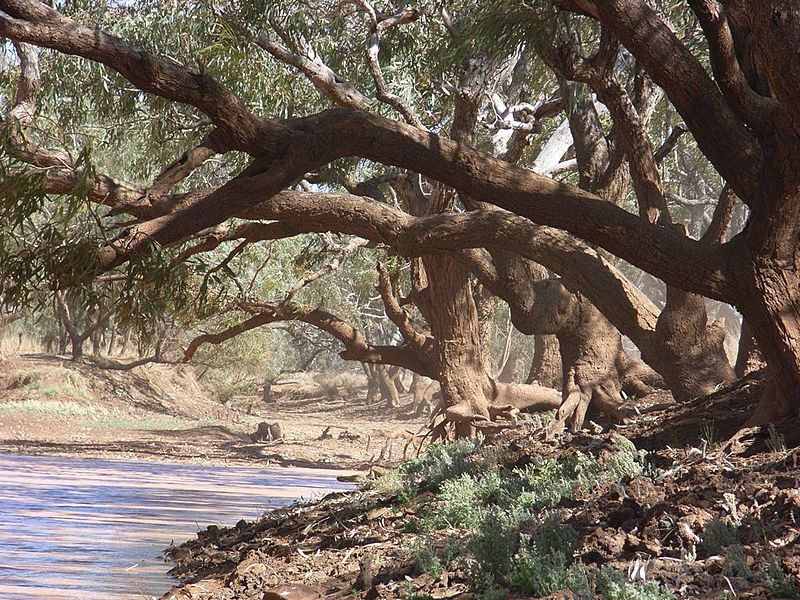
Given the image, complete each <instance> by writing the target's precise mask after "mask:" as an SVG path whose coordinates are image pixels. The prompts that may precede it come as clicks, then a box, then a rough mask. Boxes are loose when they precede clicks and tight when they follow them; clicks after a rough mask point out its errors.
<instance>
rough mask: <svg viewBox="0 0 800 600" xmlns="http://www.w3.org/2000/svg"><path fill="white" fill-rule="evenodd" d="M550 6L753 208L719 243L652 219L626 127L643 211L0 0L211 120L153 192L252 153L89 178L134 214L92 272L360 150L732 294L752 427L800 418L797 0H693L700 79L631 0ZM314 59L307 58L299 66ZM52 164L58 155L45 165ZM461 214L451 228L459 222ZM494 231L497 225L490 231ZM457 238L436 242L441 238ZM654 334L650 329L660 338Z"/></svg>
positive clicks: (648, 191) (470, 240) (652, 196)
mask: <svg viewBox="0 0 800 600" xmlns="http://www.w3.org/2000/svg"><path fill="white" fill-rule="evenodd" d="M555 4H557V5H558V6H560V7H561V8H563V9H565V10H570V11H574V12H576V13H578V14H581V15H584V18H588V19H595V20H597V21H598V22H599V23H600V25H601V27H602V28H603V31H604V32H606V34H607V35H608V36H613V38H615V39H616V40H619V41H620V42H621V43H622V44H623V45H624V46H625V47H626V48H627V50H628V51H630V52H631V54H632V55H633V56H634V57H635V58H636V60H637V61H638V64H639V65H641V66H642V67H643V68H644V69H645V70H646V71H647V73H648V74H649V76H650V77H652V79H653V81H655V83H657V84H658V85H659V86H660V87H661V88H662V89H663V90H664V91H665V93H666V94H667V95H668V96H669V98H670V100H671V102H672V103H673V104H674V106H675V107H676V108H677V110H678V111H679V112H680V113H681V115H682V117H683V118H684V120H685V122H686V125H687V126H688V128H689V130H690V131H691V133H692V135H693V136H694V137H695V139H696V140H697V143H698V145H699V147H700V148H701V150H702V151H703V153H704V154H705V156H706V157H707V158H708V159H709V161H711V163H712V164H713V165H714V167H715V168H716V169H717V171H718V172H719V173H720V174H721V175H722V177H723V178H724V179H725V180H726V182H727V184H728V186H730V189H731V190H732V191H733V192H735V194H736V196H738V197H739V198H740V199H741V200H742V202H744V203H745V204H746V205H747V206H748V207H749V209H750V211H751V217H750V220H749V222H748V224H747V226H746V228H745V229H744V231H743V232H742V233H740V234H739V235H737V236H735V237H734V238H733V239H732V240H731V241H729V242H726V243H722V241H721V239H722V238H721V237H719V236H714V235H712V236H707V237H704V238H703V239H701V240H694V239H691V238H689V237H687V236H686V235H685V233H684V232H683V231H681V230H680V229H678V228H675V227H673V226H671V224H670V223H669V220H668V219H664V218H661V217H662V216H663V211H659V202H660V201H661V200H660V199H659V193H658V189H657V188H658V185H657V184H658V182H657V181H656V180H655V179H653V178H652V175H653V171H652V165H651V164H650V163H651V162H652V161H651V160H650V156H649V153H648V154H647V156H645V155H643V154H642V152H643V148H642V146H641V144H640V143H639V141H637V140H636V139H633V138H632V139H628V140H627V142H626V143H627V148H626V154H627V158H628V161H629V163H630V165H631V170H632V172H633V173H632V175H633V184H634V188H635V189H636V194H637V198H638V201H639V206H640V211H642V212H643V215H635V214H632V213H629V212H627V211H625V210H623V209H622V208H620V207H619V206H617V205H615V204H614V203H613V202H609V201H607V199H606V198H603V197H601V196H599V195H598V194H597V193H595V192H593V191H590V190H583V189H579V188H577V187H573V186H570V185H568V184H565V183H560V182H557V181H554V180H553V179H551V178H549V177H546V176H543V175H539V174H536V173H534V172H532V171H529V170H527V169H524V168H521V167H517V166H514V165H513V164H509V163H508V162H507V161H503V160H500V159H497V158H494V157H492V156H489V155H487V154H485V153H482V152H479V151H477V150H475V149H473V148H472V147H470V143H469V140H468V139H464V138H461V139H458V136H456V139H447V138H445V137H442V136H439V135H436V134H434V133H431V132H429V131H425V130H423V129H421V128H420V127H418V126H417V125H418V124H405V123H400V122H397V121H393V120H390V119H386V118H382V117H379V116H377V115H375V114H371V113H367V112H365V111H363V110H360V109H359V108H358V107H356V108H353V106H354V102H355V103H356V106H357V103H358V102H360V101H361V99H360V98H359V97H358V95H357V92H355V91H354V90H353V89H352V86H350V87H348V86H347V85H345V84H343V83H342V82H341V81H338V80H336V79H335V78H334V79H330V78H328V79H327V80H326V81H327V82H328V86H329V88H330V90H329V92H330V93H329V95H330V96H331V97H332V98H334V99H335V100H336V99H338V100H337V102H338V103H339V104H340V105H342V106H346V107H349V108H339V109H333V110H328V111H324V112H321V113H319V114H315V115H310V116H306V117H300V118H296V119H291V120H275V119H262V118H258V117H256V116H255V115H253V113H252V112H251V111H250V110H249V109H248V107H247V106H245V105H244V103H242V102H241V101H240V100H239V99H238V98H237V97H236V96H235V95H233V94H232V93H231V92H230V91H229V90H227V89H225V88H224V87H223V86H221V85H220V84H219V83H217V82H216V81H215V80H214V79H213V78H212V77H211V76H209V75H208V74H207V73H205V72H201V71H196V70H193V69H190V68H187V67H184V66H181V65H178V64H176V63H174V62H171V61H165V60H161V59H158V58H157V57H155V56H153V55H152V54H150V53H148V52H145V51H143V50H141V49H139V48H136V47H135V46H132V45H130V44H128V43H127V42H125V41H123V40H121V39H119V38H116V37H114V36H110V35H108V34H106V33H104V32H102V31H100V30H98V29H95V28H91V27H87V26H83V25H80V24H78V23H76V22H74V21H72V20H70V19H68V18H66V17H64V16H63V15H61V14H59V13H58V12H57V11H55V10H53V9H51V8H49V7H47V6H46V5H44V4H41V3H38V2H34V1H31V0H0V35H3V36H5V37H8V38H11V39H12V40H15V41H16V42H25V43H30V44H34V45H39V46H43V47H48V48H52V49H55V50H58V51H61V52H65V53H68V54H75V55H78V56H82V57H84V58H87V59H90V60H93V61H97V62H100V63H103V64H105V65H106V66H108V67H110V68H112V69H114V70H116V71H117V72H119V73H120V74H121V75H122V76H123V77H125V78H126V79H128V80H129V81H130V82H131V83H132V84H133V85H135V86H137V87H138V88H139V89H141V90H143V91H145V92H148V93H153V94H157V95H159V96H162V97H164V98H167V99H170V100H174V101H177V102H183V103H187V104H191V105H193V106H195V107H197V108H198V109H199V110H201V111H202V112H204V113H205V114H206V115H208V117H209V118H210V119H211V121H212V122H213V124H214V127H215V128H214V130H213V131H212V132H211V133H210V134H209V136H208V137H207V139H206V140H205V141H204V142H203V143H202V144H201V145H200V146H198V148H195V149H193V150H191V151H189V152H187V153H186V154H185V155H184V156H183V157H181V158H180V159H178V160H177V161H176V162H175V163H173V164H172V165H170V166H168V167H167V168H166V169H165V170H164V172H163V173H162V175H161V176H160V177H159V179H158V180H157V182H156V184H159V183H160V184H161V186H158V185H154V186H153V187H154V188H156V190H163V189H166V190H169V189H170V187H171V185H170V184H171V183H173V182H175V181H179V180H180V179H181V176H182V174H185V173H186V172H187V171H190V170H191V169H192V168H194V167H195V166H196V165H197V164H198V163H199V162H202V160H204V159H205V158H207V157H208V156H209V154H213V153H220V152H226V151H230V150H240V151H244V152H246V153H248V154H249V155H250V156H251V157H252V161H251V163H250V165H249V167H248V168H247V169H245V170H244V171H243V172H242V173H240V174H239V175H238V176H236V177H234V178H232V179H231V180H230V181H228V182H227V183H226V184H224V185H222V186H221V187H219V188H217V189H213V190H198V191H195V192H192V193H190V194H188V195H182V196H174V195H173V196H170V195H164V194H163V192H161V193H153V194H152V195H148V194H146V193H145V194H141V193H140V192H139V191H137V190H136V189H135V188H132V187H131V186H127V185H124V184H120V183H119V182H114V181H109V180H107V179H103V178H97V180H96V182H95V183H96V186H97V188H98V189H97V190H96V193H95V196H96V197H98V198H99V199H100V201H102V202H105V203H108V204H111V205H115V206H122V207H123V209H125V210H129V211H131V212H135V211H139V213H140V214H141V215H144V216H145V217H146V218H145V219H143V221H142V222H141V223H139V224H137V225H135V226H133V227H131V228H130V230H128V231H127V232H126V235H125V236H124V237H120V238H119V239H117V240H114V241H113V242H112V243H110V244H109V245H108V246H106V247H105V248H103V249H101V250H100V252H99V253H98V268H99V270H108V269H112V268H114V267H116V266H118V265H121V264H123V263H124V262H125V261H127V260H129V259H130V258H131V257H132V256H135V255H137V254H140V253H142V252H144V251H145V250H147V249H148V248H150V247H152V245H153V243H156V244H160V245H162V246H167V245H171V244H175V243H177V242H179V241H181V240H184V239H186V238H187V237H189V236H192V235H195V234H197V233H198V232H200V231H203V230H205V229H206V228H208V227H211V226H214V225H217V224H219V223H221V222H223V221H225V220H226V219H228V218H230V217H233V216H236V215H242V214H246V213H247V212H248V211H252V210H254V209H255V208H256V207H259V206H261V207H263V206H264V205H265V203H266V204H269V203H270V202H271V201H272V200H271V198H273V197H275V198H278V197H279V196H276V195H279V194H280V193H281V192H282V190H284V189H285V188H287V187H289V186H291V185H292V184H293V183H294V182H295V181H297V180H299V179H301V178H302V177H303V176H304V175H305V174H306V173H308V172H311V171H313V170H314V169H316V168H319V167H321V166H324V165H327V164H329V163H331V162H332V161H334V160H336V159H339V158H342V157H360V158H364V159H369V160H372V161H375V162H377V163H382V164H384V165H395V166H399V167H403V168H406V169H409V170H411V171H414V172H417V173H422V174H424V175H425V176H426V177H427V178H429V179H430V180H432V181H436V182H439V183H440V184H442V185H446V186H449V187H451V188H453V189H455V190H458V192H459V194H461V195H462V196H463V197H470V198H473V199H475V200H476V201H478V202H483V203H489V204H493V205H495V206H498V207H501V208H503V209H505V210H506V211H509V212H511V213H514V214H515V215H517V216H521V217H525V219H529V220H530V221H533V222H535V223H537V224H540V225H544V226H549V227H554V228H558V229H562V230H566V231H568V232H570V233H571V234H573V235H576V236H578V237H580V238H582V239H584V240H586V241H588V242H591V243H592V244H596V245H598V246H600V247H602V248H603V249H605V250H606V251H607V252H609V253H611V254H613V255H615V256H618V257H621V258H623V259H625V260H627V261H628V262H630V263H632V264H634V265H636V266H638V267H640V268H642V269H643V270H645V271H647V272H649V273H652V274H653V275H655V276H657V277H659V278H660V279H662V280H663V281H665V282H666V283H667V284H668V285H670V286H673V287H674V288H676V289H678V290H683V291H685V292H691V293H694V294H700V295H704V296H707V297H710V298H715V299H718V300H721V301H724V302H729V303H731V304H733V305H735V306H736V307H737V308H739V309H740V311H741V312H742V313H743V314H744V316H745V318H746V319H747V321H748V323H749V324H750V327H751V328H752V331H753V334H754V336H755V338H756V340H757V341H758V344H759V347H760V348H761V350H762V352H763V354H764V357H765V359H766V361H767V364H768V369H769V392H768V393H767V394H766V395H765V397H764V399H763V401H762V403H761V405H760V408H759V411H758V412H757V414H756V415H754V420H755V421H762V422H763V421H770V420H772V421H776V420H780V419H784V418H787V417H794V418H796V417H798V416H799V415H800V289H799V288H798V284H800V274H799V273H798V262H797V261H798V258H800V257H798V254H797V253H798V233H800V175H798V172H800V170H798V169H797V163H798V157H800V154H799V153H798V151H800V137H798V136H799V135H800V105H798V101H797V97H796V94H794V93H793V90H796V89H798V84H800V60H799V59H798V57H797V55H796V51H795V49H796V48H797V46H798V43H800V8H798V7H797V6H796V5H795V4H794V3H793V2H791V0H777V1H775V2H771V3H761V2H756V1H755V0H752V1H745V0H731V1H728V2H724V3H719V2H716V1H715V0H691V1H690V2H689V4H690V5H691V9H692V10H694V12H695V13H696V15H697V17H698V19H699V21H700V23H701V25H702V27H703V31H704V33H705V38H706V41H707V43H708V47H709V54H710V57H711V64H712V73H711V74H709V73H708V72H706V71H705V69H704V68H703V67H702V65H701V63H700V61H699V60H698V58H697V57H696V56H694V55H693V54H692V53H691V51H690V50H689V49H688V48H687V47H686V46H685V45H684V44H683V43H682V42H681V41H680V40H679V39H678V38H677V37H676V35H675V34H674V33H673V31H672V30H671V29H670V27H669V25H668V23H667V22H666V21H665V20H664V19H663V18H662V16H661V15H659V14H658V13H657V12H656V11H655V10H653V9H652V8H651V7H650V6H649V4H648V3H647V2H645V1H644V0H612V1H609V2H592V1H591V0H556V2H555ZM753 57H755V58H753ZM318 67H319V65H316V66H315V65H305V69H304V72H307V74H308V72H309V71H313V69H315V68H318ZM323 75H324V73H323ZM590 83H593V84H596V85H600V86H601V85H603V84H604V82H603V81H599V82H598V81H595V82H591V81H590ZM611 91H613V90H611ZM606 93H607V94H608V93H609V90H606ZM389 100H390V101H391V98H389ZM390 103H391V102H390ZM609 103H610V104H611V101H610V100H609ZM401 112H402V111H401ZM52 166H53V167H56V166H57V165H56V163H55V161H53V163H52ZM61 166H63V165H61ZM74 177H75V176H74V174H71V173H70V172H69V169H66V170H63V169H62V170H58V169H55V170H54V171H53V172H52V173H48V178H49V179H48V184H49V185H51V186H52V187H53V188H54V189H55V188H59V186H60V189H65V188H68V187H69V185H70V181H71V180H70V178H72V179H73V180H74ZM151 189H152V188H151ZM306 208H307V209H308V210H310V211H312V212H313V211H314V210H315V209H316V210H317V211H318V216H317V219H318V221H317V224H316V225H315V226H316V227H318V228H324V229H325V230H347V229H348V228H350V229H355V226H353V224H352V223H353V222H352V221H351V222H343V221H341V220H337V219H335V218H332V216H331V213H330V212H327V211H329V210H330V209H331V207H325V206H323V205H321V204H318V205H316V206H307V207H306ZM476 212H481V211H476ZM322 213H325V214H324V215H323V214H322ZM284 214H285V213H284ZM643 216H644V217H649V218H643ZM440 217H442V218H443V219H444V220H443V221H439V222H436V221H435V220H433V221H429V222H427V223H426V225H428V226H430V225H434V224H435V223H436V224H438V225H442V226H445V227H447V226H450V225H451V224H452V223H456V222H458V219H460V218H461V216H458V217H456V216H450V215H440ZM499 217H500V218H505V217H507V215H506V214H503V215H500V216H499ZM271 218H278V219H280V218H281V216H279V215H274V216H272V217H271ZM431 218H434V217H431ZM470 218H472V217H469V216H467V219H466V220H463V219H462V220H461V221H460V222H459V223H460V224H461V225H464V224H465V223H467V222H468V220H469V219H470ZM482 218H484V217H483V216H480V215H479V216H478V217H476V219H478V220H479V219H482ZM434 219H435V218H434ZM445 222H446V223H445ZM419 223H420V222H417V224H419ZM361 226H363V228H364V229H371V230H373V231H377V230H380V229H381V228H383V230H384V233H385V232H387V231H388V232H391V233H393V234H394V235H399V234H400V233H401V232H400V231H399V230H398V228H397V226H398V222H397V221H395V220H393V219H391V218H390V217H389V216H388V213H386V212H382V213H381V214H379V215H376V216H375V220H373V221H372V222H370V223H364V224H362V225H361ZM400 229H403V228H402V227H401V228H400ZM434 231H436V229H435V227H434V228H428V229H421V230H419V231H418V232H417V235H416V237H415V238H414V242H413V244H412V245H414V246H416V247H424V246H425V244H428V245H429V246H436V244H437V241H436V240H434V239H432V238H431V235H432V233H431V232H434ZM498 231H500V233H498ZM402 233H404V234H405V233H406V231H405V230H404V231H403V232H402ZM494 234H497V235H500V236H502V229H500V230H494ZM481 235H483V236H484V237H486V236H489V237H490V236H491V235H492V234H491V232H484V233H483V234H481V233H480V232H479V231H478V230H476V229H470V230H468V231H466V232H462V236H463V237H462V240H463V241H462V245H461V247H479V246H481V245H484V244H485V243H486V242H485V241H484V242H481V241H480V239H481ZM456 247H457V245H453V244H450V245H445V244H444V243H442V245H441V247H438V248H437V249H439V250H453V249H455V248H456ZM436 260H440V259H436ZM443 260H446V259H443ZM606 272H608V270H606ZM587 287H589V285H588V284H587ZM618 287H619V286H618ZM622 287H624V284H622ZM628 291H629V290H628ZM625 297H626V298H628V297H635V294H628V295H627V296H625ZM677 298H678V299H679V300H677V301H676V303H677V305H681V304H685V297H683V298H684V301H681V300H680V298H682V296H680V295H677ZM465 301H467V300H465ZM467 306H469V304H467ZM602 309H603V307H602V306H601V310H602ZM604 312H605V311H604ZM612 312H613V311H612ZM642 312H646V311H639V312H636V313H633V314H628V315H626V317H625V318H626V319H628V321H636V319H638V318H640V317H641V314H642ZM607 316H609V317H611V314H608V313H607ZM622 320H624V319H622V318H620V319H619V321H622ZM612 321H613V319H612ZM615 324H616V323H615ZM628 324H629V326H630V329H631V330H634V329H636V328H637V327H638V328H640V329H641V328H644V329H649V330H655V331H656V334H658V330H657V327H656V325H655V323H650V324H649V325H646V326H644V327H643V326H642V324H641V323H630V322H629V323H628ZM699 325H700V326H701V327H705V322H704V321H702V320H701V321H700V322H699ZM666 329H668V328H666V327H662V334H664V331H665V330H666ZM626 333H627V332H626ZM476 335H477V332H476ZM462 358H463V357H462Z"/></svg>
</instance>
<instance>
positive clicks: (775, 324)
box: [741, 259, 800, 425]
mask: <svg viewBox="0 0 800 600" xmlns="http://www.w3.org/2000/svg"><path fill="white" fill-rule="evenodd" d="M753 272H754V280H755V281H754V287H755V288H756V290H757V293H756V294H754V295H753V296H754V297H752V299H750V300H749V301H748V302H747V303H746V304H743V305H742V306H741V308H742V312H743V313H744V315H745V319H746V320H747V322H748V323H749V324H750V327H751V329H752V331H753V335H754V337H755V339H756V342H757V344H758V347H759V349H760V350H761V353H762V355H763V356H764V359H765V360H766V362H767V377H768V385H767V389H766V390H765V392H764V395H763V397H762V399H761V402H760V404H759V406H758V408H757V409H756V412H755V414H754V415H753V416H752V418H751V419H750V421H749V424H753V425H755V424H762V423H775V422H780V421H783V420H785V419H789V418H795V419H796V418H798V417H800V270H798V268H787V266H786V263H784V264H783V265H781V264H780V263H779V262H778V261H774V260H765V259H760V260H759V259H757V260H755V261H754V264H753Z"/></svg>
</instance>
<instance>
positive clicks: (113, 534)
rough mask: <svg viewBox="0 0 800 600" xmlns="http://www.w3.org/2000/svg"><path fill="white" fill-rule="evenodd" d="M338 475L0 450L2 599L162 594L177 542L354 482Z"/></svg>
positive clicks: (113, 599)
mask: <svg viewBox="0 0 800 600" xmlns="http://www.w3.org/2000/svg"><path fill="white" fill-rule="evenodd" d="M335 475H336V473H335V472H333V471H320V470H311V469H292V470H286V469H255V468H249V467H205V466H193V465H174V464H164V463H146V462H136V461H109V460H94V459H78V458H55V457H41V456H14V455H0V599H2V600H17V599H22V598H25V599H31V598H36V599H37V600H50V599H62V598H64V599H67V598H68V599H80V600H94V599H98V600H99V599H101V598H102V599H103V600H120V599H123V598H124V599H134V598H135V599H139V600H141V599H144V598H151V597H152V596H157V597H158V596H160V595H161V594H163V593H165V592H166V591H167V590H168V589H169V588H170V586H171V585H173V584H174V583H175V581H174V580H173V579H172V578H170V577H169V576H167V575H166V571H167V570H168V569H169V564H167V563H165V562H164V561H163V559H162V555H161V553H162V551H163V550H164V548H165V547H166V546H168V545H169V544H170V542H171V541H173V540H174V541H175V543H176V544H178V543H180V542H182V541H184V540H186V539H188V538H190V537H193V536H194V535H195V534H196V533H197V531H198V530H199V529H204V528H205V527H206V526H207V525H209V524H212V523H214V524H217V525H233V524H235V523H236V522H237V521H238V520H239V519H241V518H247V519H252V518H255V517H257V516H258V515H259V514H261V513H262V512H263V511H264V510H265V509H268V508H274V507H279V506H283V505H286V504H288V503H291V502H293V501H294V500H297V499H300V498H304V499H309V498H312V497H315V496H318V495H321V494H324V493H327V492H329V491H332V490H337V489H345V488H346V487H348V486H347V484H342V483H339V482H337V481H336V479H335Z"/></svg>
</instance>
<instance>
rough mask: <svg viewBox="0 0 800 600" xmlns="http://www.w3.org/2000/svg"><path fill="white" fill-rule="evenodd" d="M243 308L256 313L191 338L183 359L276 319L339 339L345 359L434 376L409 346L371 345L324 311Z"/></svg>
mask: <svg viewBox="0 0 800 600" xmlns="http://www.w3.org/2000/svg"><path fill="white" fill-rule="evenodd" d="M243 308H244V309H246V310H247V311H248V312H255V314H254V315H253V316H251V317H249V318H248V319H246V320H244V321H242V322H241V323H238V324H237V325H234V326H233V327H229V328H227V329H225V330H223V331H220V332H218V333H207V334H203V335H200V336H198V337H196V338H194V339H193V340H192V341H191V342H190V343H189V345H188V346H187V348H186V350H185V351H184V356H183V360H184V362H188V361H190V360H191V359H192V357H193V356H194V355H195V353H196V352H197V350H198V349H199V348H200V346H202V345H203V344H221V343H222V342H225V341H227V340H229V339H231V338H234V337H236V336H237V335H241V334H242V333H245V332H247V331H251V330H253V329H256V328H257V327H262V326H264V325H268V324H270V323H275V322H278V321H302V322H304V323H308V324H309V325H313V326H314V327H316V328H318V329H321V330H322V331H325V332H327V333H329V334H330V335H332V336H333V337H335V338H336V339H337V340H339V341H340V342H341V343H342V344H343V345H344V347H345V349H344V350H343V351H342V352H341V353H340V356H341V357H342V358H344V359H345V360H357V361H360V362H365V363H372V364H382V365H396V366H398V367H403V368H405V369H409V370H411V371H414V372H416V373H419V374H420V375H425V376H426V377H435V373H434V371H433V370H432V365H431V364H430V363H429V362H427V361H422V360H420V359H419V357H418V356H417V355H416V354H415V353H414V352H413V351H412V350H411V349H410V348H407V347H398V346H373V345H371V344H369V343H368V342H367V341H366V339H365V338H364V336H363V335H362V334H361V333H360V332H359V331H358V330H356V329H355V328H354V327H353V326H352V325H350V324H348V323H347V322H345V321H343V320H342V319H340V318H339V317H336V316H335V315H332V314H331V313H328V312H326V311H324V310H320V309H306V308H300V307H297V306H290V305H275V304H266V303H248V304H247V305H244V306H243Z"/></svg>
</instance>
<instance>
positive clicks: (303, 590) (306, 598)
mask: <svg viewBox="0 0 800 600" xmlns="http://www.w3.org/2000/svg"><path fill="white" fill-rule="evenodd" d="M317 598H322V594H321V593H320V591H319V589H318V588H315V587H312V586H310V585H304V584H302V583H290V584H287V585H279V586H277V587H274V588H270V589H268V590H267V591H265V592H264V595H263V596H262V600H317Z"/></svg>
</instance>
